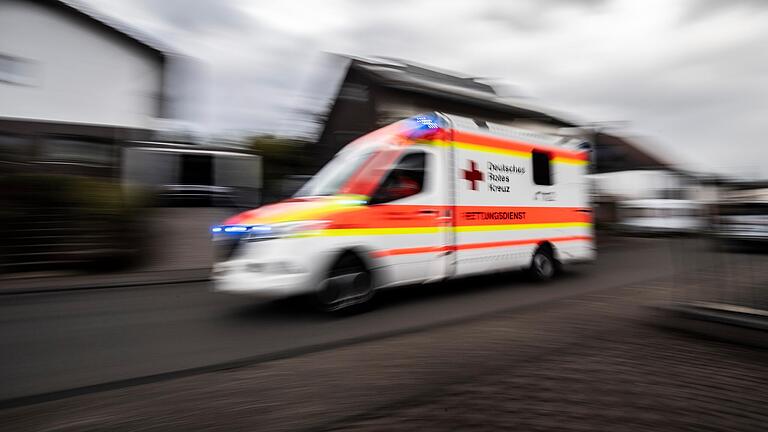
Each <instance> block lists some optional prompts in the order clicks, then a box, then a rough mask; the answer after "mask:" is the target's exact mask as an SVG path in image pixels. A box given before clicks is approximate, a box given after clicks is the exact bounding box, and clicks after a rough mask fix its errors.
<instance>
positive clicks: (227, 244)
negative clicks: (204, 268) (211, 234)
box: [214, 235, 243, 262]
mask: <svg viewBox="0 0 768 432" xmlns="http://www.w3.org/2000/svg"><path fill="white" fill-rule="evenodd" d="M221 237H222V238H219V239H216V241H215V242H214V245H215V249H216V250H215V252H216V261H217V262H221V261H226V260H228V259H230V258H232V256H234V255H235V252H236V251H237V250H238V249H239V248H240V245H241V244H242V243H243V242H242V241H241V239H242V236H239V235H224V236H221Z"/></svg>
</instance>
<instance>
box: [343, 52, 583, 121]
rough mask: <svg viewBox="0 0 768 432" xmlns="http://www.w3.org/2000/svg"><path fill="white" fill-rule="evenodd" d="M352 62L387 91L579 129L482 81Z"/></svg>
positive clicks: (388, 63)
mask: <svg viewBox="0 0 768 432" xmlns="http://www.w3.org/2000/svg"><path fill="white" fill-rule="evenodd" d="M350 60H351V64H350V66H349V67H350V68H351V69H356V70H359V71H361V72H363V73H365V74H366V75H368V76H369V77H370V78H371V79H372V80H374V81H375V82H376V83H377V84H379V85H381V86H384V87H389V88H393V89H398V90H403V91H408V92H413V93H419V94H425V95H429V96H433V97H439V98H441V99H448V100H454V101H457V102H461V103H464V104H468V105H473V106H477V107H481V108H486V109H490V110H494V111H498V112H504V113H509V114H511V115H514V116H517V117H525V118H538V119H545V120H548V121H551V122H553V123H555V124H558V125H562V126H577V124H576V123H575V122H573V121H570V120H566V119H564V118H563V117H561V116H559V115H557V116H555V115H552V114H549V113H546V112H544V111H543V110H542V109H540V108H538V107H535V106H533V105H532V104H530V103H529V102H527V101H522V100H520V101H517V100H516V101H514V102H510V101H508V100H505V99H501V98H500V97H499V96H498V95H497V94H496V91H495V90H494V88H493V87H492V86H491V85H489V84H487V83H484V82H482V81H480V80H479V79H478V78H472V77H467V76H461V75H460V74H457V73H454V72H446V71H440V70H437V69H435V68H432V67H426V66H423V65H418V64H415V63H410V62H407V61H405V60H400V59H394V58H363V57H350Z"/></svg>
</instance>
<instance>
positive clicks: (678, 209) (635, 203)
mask: <svg viewBox="0 0 768 432" xmlns="http://www.w3.org/2000/svg"><path fill="white" fill-rule="evenodd" d="M618 217H619V222H618V228H619V230H620V231H622V232H625V233H627V234H691V233H697V232H701V231H702V230H703V229H704V227H705V226H706V218H705V213H704V208H703V206H702V205H701V204H699V203H697V202H695V201H690V200H679V199H639V200H628V201H623V202H621V203H620V204H619V209H618Z"/></svg>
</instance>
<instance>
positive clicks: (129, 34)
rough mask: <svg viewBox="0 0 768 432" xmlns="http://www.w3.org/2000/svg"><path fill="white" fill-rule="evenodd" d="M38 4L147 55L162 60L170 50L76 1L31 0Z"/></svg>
mask: <svg viewBox="0 0 768 432" xmlns="http://www.w3.org/2000/svg"><path fill="white" fill-rule="evenodd" d="M31 1H34V2H36V3H38V4H41V5H44V6H48V7H53V8H56V9H58V10H59V11H62V12H64V13H67V14H69V15H70V16H72V17H75V18H77V19H81V20H83V22H86V23H88V24H90V25H92V26H95V27H96V28H98V29H100V30H103V31H105V32H107V33H109V34H111V35H113V36H115V37H117V38H118V39H120V40H122V41H124V42H127V43H129V44H132V45H134V46H136V47H138V48H140V49H142V50H145V51H147V52H148V53H149V54H151V55H154V56H157V57H159V58H161V59H162V58H164V57H165V56H166V55H167V54H168V53H170V50H169V49H167V48H166V47H164V46H163V45H162V44H160V43H158V42H157V41H154V40H152V38H150V37H149V36H147V35H144V34H142V33H141V32H139V31H138V30H136V29H134V28H131V27H130V26H128V25H126V24H125V23H122V22H120V21H118V20H116V19H114V18H110V17H107V16H105V15H103V14H100V13H98V12H97V11H96V10H94V9H93V8H92V7H89V6H87V5H85V4H84V3H82V2H80V1H78V0H31Z"/></svg>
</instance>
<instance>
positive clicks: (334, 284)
mask: <svg viewBox="0 0 768 432" xmlns="http://www.w3.org/2000/svg"><path fill="white" fill-rule="evenodd" d="M372 292H373V289H372V285H371V278H370V275H369V274H368V272H365V271H360V269H357V268H346V269H343V270H340V271H338V274H336V275H334V276H331V277H329V278H328V279H326V280H325V281H323V288H322V289H321V291H320V295H319V299H320V301H321V302H322V303H323V305H324V306H325V308H326V309H328V310H337V309H341V308H344V307H347V306H351V305H353V304H357V303H362V302H363V301H365V300H366V299H367V298H368V297H369V296H370V295H371V293H372Z"/></svg>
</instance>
